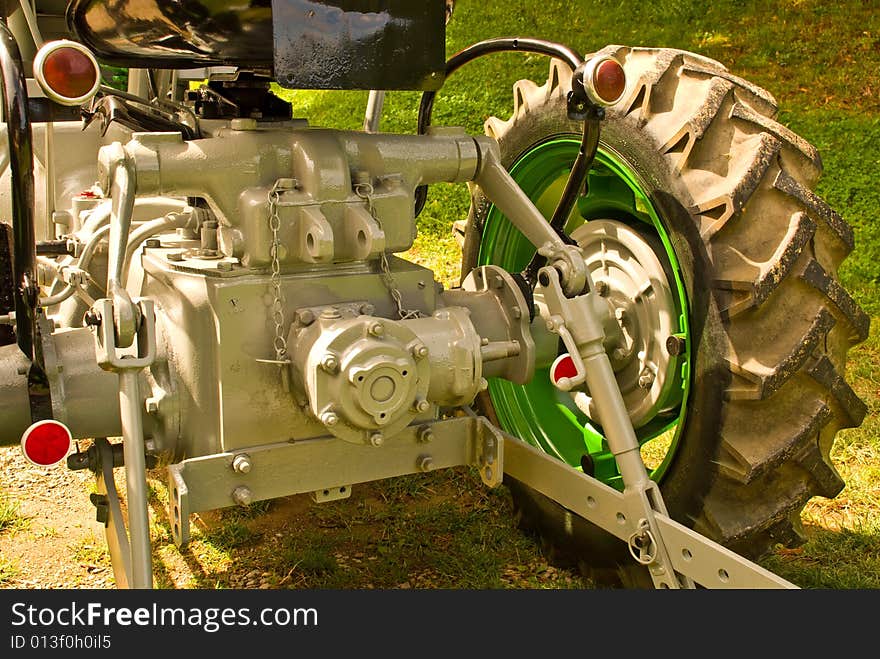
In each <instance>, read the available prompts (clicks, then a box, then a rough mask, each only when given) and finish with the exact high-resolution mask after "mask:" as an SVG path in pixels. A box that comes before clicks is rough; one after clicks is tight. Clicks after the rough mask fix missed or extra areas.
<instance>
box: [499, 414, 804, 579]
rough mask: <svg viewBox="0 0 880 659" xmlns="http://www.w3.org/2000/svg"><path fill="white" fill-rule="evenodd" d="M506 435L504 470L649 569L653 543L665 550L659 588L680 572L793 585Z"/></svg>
mask: <svg viewBox="0 0 880 659" xmlns="http://www.w3.org/2000/svg"><path fill="white" fill-rule="evenodd" d="M497 432H498V433H500V434H501V435H502V436H503V438H504V456H505V457H504V471H505V473H507V474H509V475H510V476H512V477H513V478H516V479H517V480H519V481H522V482H523V483H525V484H526V485H528V486H529V487H532V488H534V489H535V490H537V491H538V492H540V493H541V494H543V495H545V496H547V497H549V498H550V499H552V500H554V501H556V502H557V503H558V504H559V505H561V506H563V507H564V508H567V509H568V510H570V511H571V512H572V513H574V514H575V515H579V516H580V517H583V518H584V519H586V520H587V521H589V522H592V523H593V524H595V525H596V526H598V527H600V528H601V529H603V530H605V531H607V532H608V533H610V534H611V535H613V536H615V537H617V538H619V539H620V540H621V541H623V542H626V543H627V544H628V545H629V546H630V550H631V551H635V552H636V555H635V558H636V560H638V561H639V562H640V563H642V564H646V565H647V566H648V568H649V569H651V568H654V567H656V566H657V558H658V557H657V548H658V547H660V546H661V545H662V546H663V547H665V548H666V549H667V551H668V558H669V565H670V566H671V570H669V571H668V572H667V573H666V574H665V575H661V576H660V578H659V579H658V578H656V575H654V576H655V583H656V584H657V586H658V587H660V588H678V587H680V581H681V579H682V578H684V579H686V580H693V581H695V582H696V583H698V584H700V585H702V586H705V587H707V588H797V586H796V585H794V584H792V583H790V582H789V581H786V580H785V579H783V578H782V577H779V576H777V575H775V574H773V573H772V572H770V571H768V570H765V569H764V568H762V567H761V566H759V565H756V564H755V563H752V562H751V561H749V560H747V559H745V558H743V557H742V556H739V555H737V554H735V553H734V552H732V551H730V550H729V549H726V548H725V547H723V546H721V545H719V544H718V543H716V542H714V541H712V540H710V539H709V538H706V537H705V536H702V535H700V534H699V533H697V532H696V531H693V530H692V529H689V528H687V527H686V526H683V525H682V524H679V523H678V522H676V521H675V520H673V519H672V518H670V517H669V516H668V515H666V514H663V513H659V512H654V513H653V520H654V523H655V524H654V525H653V526H650V525H649V524H648V522H647V519H646V518H644V517H641V516H639V515H638V513H636V514H633V510H632V508H633V507H632V505H631V501H628V499H629V498H630V497H629V496H628V495H627V494H625V493H621V492H618V491H617V490H615V489H614V488H612V487H609V486H608V485H605V484H604V483H602V482H600V481H598V480H596V479H595V478H592V477H591V476H587V475H586V474H584V473H582V472H580V471H577V470H576V469H573V468H572V467H569V466H568V465H567V464H565V463H563V462H562V461H560V460H558V459H557V458H555V457H553V456H550V455H547V454H546V453H544V452H543V451H540V450H538V449H536V448H534V447H532V446H529V445H528V444H526V443H525V442H523V441H522V440H520V439H517V438H516V437H514V436H512V435H509V434H507V433H504V432H503V431H501V430H498V431H497Z"/></svg>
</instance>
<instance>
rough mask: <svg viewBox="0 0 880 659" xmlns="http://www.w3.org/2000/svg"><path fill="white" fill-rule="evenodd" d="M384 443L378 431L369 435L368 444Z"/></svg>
mask: <svg viewBox="0 0 880 659" xmlns="http://www.w3.org/2000/svg"><path fill="white" fill-rule="evenodd" d="M384 443H385V438H384V437H383V436H382V433H380V432H374V433H373V434H372V435H370V444H371V445H372V446H382V444H384Z"/></svg>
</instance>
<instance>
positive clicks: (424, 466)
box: [419, 455, 434, 472]
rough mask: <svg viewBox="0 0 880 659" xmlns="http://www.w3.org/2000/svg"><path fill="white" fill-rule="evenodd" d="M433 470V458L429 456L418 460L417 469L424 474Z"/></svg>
mask: <svg viewBox="0 0 880 659" xmlns="http://www.w3.org/2000/svg"><path fill="white" fill-rule="evenodd" d="M433 468H434V458H432V457H431V456H430V455H423V456H422V457H421V458H419V469H420V470H421V471H424V472H428V471H431V470H432V469H433Z"/></svg>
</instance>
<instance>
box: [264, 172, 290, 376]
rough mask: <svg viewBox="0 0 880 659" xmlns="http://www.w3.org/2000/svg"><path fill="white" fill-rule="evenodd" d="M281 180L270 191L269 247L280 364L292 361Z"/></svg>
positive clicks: (272, 314)
mask: <svg viewBox="0 0 880 659" xmlns="http://www.w3.org/2000/svg"><path fill="white" fill-rule="evenodd" d="M279 183H280V181H276V183H275V185H274V186H272V189H271V190H270V191H269V229H270V230H271V231H272V245H271V246H270V247H269V258H271V259H272V264H271V269H272V278H271V282H272V311H271V319H272V322H273V323H274V324H275V339H274V341H273V342H272V346H273V347H274V348H275V361H276V362H278V363H279V364H288V363H290V358H289V356H288V354H287V339H286V338H285V336H284V294H283V293H282V292H281V260H280V258H279V256H278V250H279V249H280V248H281V240H280V239H279V238H278V230H279V229H280V228H281V218H280V217H278V201H279V200H280V198H281V190H280V189H279Z"/></svg>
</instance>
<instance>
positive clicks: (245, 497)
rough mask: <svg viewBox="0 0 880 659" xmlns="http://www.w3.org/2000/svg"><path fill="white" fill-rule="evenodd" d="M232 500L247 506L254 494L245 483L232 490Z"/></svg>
mask: <svg viewBox="0 0 880 659" xmlns="http://www.w3.org/2000/svg"><path fill="white" fill-rule="evenodd" d="M232 500H233V501H235V503H237V504H238V505H239V506H249V505H250V504H251V501H253V500H254V494H253V492H251V488H249V487H247V486H245V485H239V486H238V487H237V488H235V489H234V490H232Z"/></svg>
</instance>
